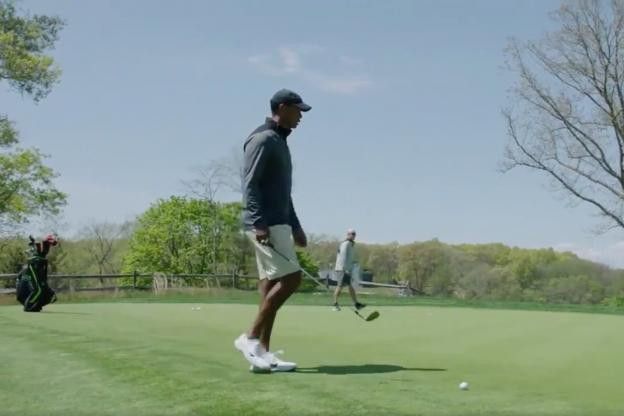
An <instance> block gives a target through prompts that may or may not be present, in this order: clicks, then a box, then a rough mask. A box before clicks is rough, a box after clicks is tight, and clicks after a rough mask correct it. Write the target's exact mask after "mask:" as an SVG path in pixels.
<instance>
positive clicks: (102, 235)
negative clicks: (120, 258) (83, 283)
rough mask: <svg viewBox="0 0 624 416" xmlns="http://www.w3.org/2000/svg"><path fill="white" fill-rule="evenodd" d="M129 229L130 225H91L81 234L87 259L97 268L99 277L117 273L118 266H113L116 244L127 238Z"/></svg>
mask: <svg viewBox="0 0 624 416" xmlns="http://www.w3.org/2000/svg"><path fill="white" fill-rule="evenodd" d="M130 228H131V224H130V223H124V224H111V223H107V222H101V223H93V224H90V225H88V226H86V227H85V228H84V230H83V232H82V233H81V234H82V238H83V239H84V243H83V244H84V246H85V250H86V251H87V253H88V254H89V257H90V258H91V260H92V261H93V263H94V264H95V265H96V266H97V269H98V274H99V275H103V274H105V273H116V272H118V271H119V270H118V269H119V267H118V265H116V264H114V260H115V255H116V254H117V249H118V247H119V246H118V243H119V241H120V240H121V239H124V238H128V236H129V231H130ZM100 283H102V284H103V283H104V281H103V279H100Z"/></svg>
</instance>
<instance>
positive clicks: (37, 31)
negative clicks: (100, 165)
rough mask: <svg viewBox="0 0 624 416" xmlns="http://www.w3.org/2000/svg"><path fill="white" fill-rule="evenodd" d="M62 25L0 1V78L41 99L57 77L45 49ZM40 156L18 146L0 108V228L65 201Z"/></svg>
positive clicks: (49, 210) (57, 71) (47, 211)
mask: <svg viewBox="0 0 624 416" xmlns="http://www.w3.org/2000/svg"><path fill="white" fill-rule="evenodd" d="M62 27H63V21H62V20H61V19H59V18H58V17H50V16H38V15H34V16H25V17H24V16H20V15H18V13H17V10H16V8H15V4H14V2H13V1H2V0H0V82H2V81H5V82H7V83H8V84H9V86H10V87H11V88H13V89H14V90H16V91H17V92H18V93H20V94H22V95H29V96H31V97H32V98H33V100H34V101H35V102H37V101H39V100H41V99H42V98H44V97H45V96H46V95H47V94H48V93H49V92H50V90H51V88H52V86H53V85H54V84H55V83H56V82H57V81H58V79H59V76H60V69H59V68H58V67H57V66H56V65H55V63H54V60H53V59H52V58H51V57H50V56H48V55H46V54H45V52H46V51H47V50H48V49H51V48H52V47H53V46H54V43H55V42H56V40H57V39H58V32H59V31H60V30H61V28H62ZM43 159H44V155H43V154H42V153H41V152H40V151H39V150H37V149H22V148H20V147H19V135H18V133H17V130H16V129H15V127H14V124H13V123H12V122H11V121H10V120H9V118H8V117H7V115H6V114H2V113H0V227H2V228H5V229H6V228H10V227H11V226H14V225H15V224H18V223H22V222H24V221H26V220H27V219H28V217H30V216H33V215H39V214H56V213H58V211H59V209H60V208H61V207H62V206H63V205H64V204H65V202H66V196H65V194H63V193H62V192H60V191H59V190H57V189H56V188H55V187H54V185H53V183H52V179H53V178H54V177H55V176H56V174H55V173H54V171H53V170H52V169H50V168H49V167H47V166H45V165H44V164H43ZM0 231H2V229H1V228H0Z"/></svg>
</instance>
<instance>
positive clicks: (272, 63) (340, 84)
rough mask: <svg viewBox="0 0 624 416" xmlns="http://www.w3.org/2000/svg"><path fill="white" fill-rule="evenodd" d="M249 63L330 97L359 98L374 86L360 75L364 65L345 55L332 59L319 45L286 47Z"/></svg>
mask: <svg viewBox="0 0 624 416" xmlns="http://www.w3.org/2000/svg"><path fill="white" fill-rule="evenodd" d="M304 58H306V59H304ZM304 60H305V61H306V62H305V65H304ZM248 62H249V63H250V64H251V65H252V66H254V67H255V68H256V69H258V70H259V71H261V72H263V73H265V74H267V75H271V76H274V77H286V76H292V77H296V78H299V79H301V80H303V81H306V82H309V83H310V84H312V85H314V86H316V87H317V88H319V89H321V90H323V91H327V92H330V93H336V94H355V93H358V92H360V91H362V90H364V89H366V88H368V87H370V86H371V85H373V82H372V80H371V79H370V77H369V76H368V75H366V74H364V73H362V72H361V71H360V72H356V70H357V69H358V66H361V64H362V62H361V61H359V60H357V59H355V58H351V57H348V56H345V55H342V56H338V57H337V58H336V59H332V57H328V56H326V50H325V49H324V48H322V47H320V46H317V45H302V46H298V47H296V48H295V47H286V46H283V47H280V48H278V49H277V50H276V51H275V52H273V53H267V54H261V55H254V56H251V57H249V58H248Z"/></svg>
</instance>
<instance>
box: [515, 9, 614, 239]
mask: <svg viewBox="0 0 624 416" xmlns="http://www.w3.org/2000/svg"><path fill="white" fill-rule="evenodd" d="M552 17H553V19H554V20H555V22H556V23H557V24H558V30H556V31H555V32H553V33H548V34H547V35H546V36H545V37H544V38H543V39H541V40H540V41H536V42H527V43H521V42H519V41H517V40H511V42H510V43H509V47H508V49H507V57H508V62H507V63H508V68H509V69H510V70H511V71H513V72H514V73H516V74H517V76H518V81H517V83H516V85H515V86H514V88H513V89H512V91H511V101H512V102H513V103H514V105H512V106H510V107H509V108H507V109H505V110H503V116H504V119H505V121H506V125H507V132H508V135H509V138H510V140H509V143H508V145H507V149H506V151H505V161H504V163H503V170H504V171H508V170H510V169H513V168H515V167H525V168H529V169H532V170H536V171H539V172H543V173H544V174H546V176H548V177H549V178H550V179H551V180H552V182H553V184H554V185H555V187H556V188H557V189H559V190H561V191H563V194H564V195H566V196H569V197H570V200H571V201H573V202H578V203H587V204H590V205H591V206H593V207H594V208H595V209H596V211H597V212H598V213H599V215H600V216H601V217H602V218H603V220H604V223H603V224H602V226H603V231H606V230H607V229H612V228H624V150H623V149H624V114H623V113H622V111H623V109H624V85H623V83H624V1H623V0H612V1H610V2H607V1H606V0H605V1H600V0H578V1H565V2H563V3H562V5H561V6H560V8H559V9H558V10H556V11H555V12H553V14H552Z"/></svg>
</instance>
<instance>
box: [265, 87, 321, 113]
mask: <svg viewBox="0 0 624 416" xmlns="http://www.w3.org/2000/svg"><path fill="white" fill-rule="evenodd" d="M280 104H286V105H295V106H297V107H299V110H301V111H310V110H311V109H312V107H310V106H309V105H307V104H306V103H304V102H303V100H302V99H301V96H300V95H299V94H297V93H296V92H294V91H291V90H287V89H281V90H279V91H278V92H276V93H275V94H273V97H272V98H271V107H274V106H275V107H277V106H278V105H280Z"/></svg>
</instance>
